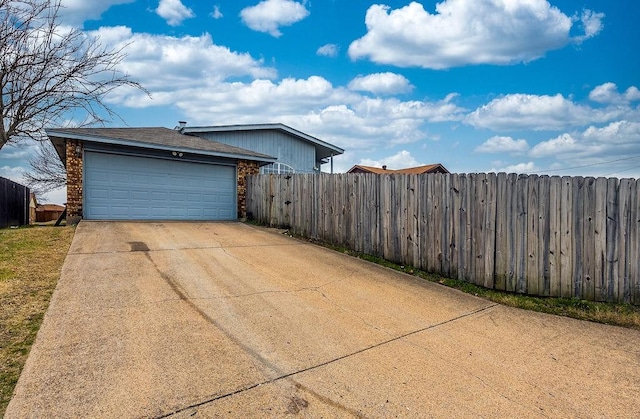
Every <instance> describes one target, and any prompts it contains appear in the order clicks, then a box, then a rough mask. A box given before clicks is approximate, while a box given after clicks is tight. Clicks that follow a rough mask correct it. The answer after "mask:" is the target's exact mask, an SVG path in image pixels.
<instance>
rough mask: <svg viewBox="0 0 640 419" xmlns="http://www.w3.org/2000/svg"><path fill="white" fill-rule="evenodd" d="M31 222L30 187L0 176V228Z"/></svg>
mask: <svg viewBox="0 0 640 419" xmlns="http://www.w3.org/2000/svg"><path fill="white" fill-rule="evenodd" d="M25 224H29V188H27V187H26V186H23V185H20V184H19V183H16V182H12V181H10V180H9V179H5V178H3V177H0V228H5V227H9V226H21V225H25Z"/></svg>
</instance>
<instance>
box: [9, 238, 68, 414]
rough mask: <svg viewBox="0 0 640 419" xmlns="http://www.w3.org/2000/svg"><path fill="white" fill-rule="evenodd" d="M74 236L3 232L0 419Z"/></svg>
mask: <svg viewBox="0 0 640 419" xmlns="http://www.w3.org/2000/svg"><path fill="white" fill-rule="evenodd" d="M74 231H75V230H74V228H73V227H29V228H18V229H2V230H0V417H2V416H4V412H5V410H6V408H7V405H8V404H9V400H10V399H11V395H12V393H13V389H14V387H15V385H16V383H17V382H18V377H19V376H20V372H21V371H22V367H23V366H24V363H25V361H26V360H27V356H28V355H29V350H30V348H31V345H32V344H33V341H34V340H35V337H36V334H37V333H38V329H39V328H40V323H41V322H42V318H43V317H44V313H45V311H46V310H47V307H48V306H49V300H50V299H51V294H52V293H53V290H54V289H55V287H56V284H57V282H58V278H59V277H60V269H61V268H62V264H63V262H64V258H65V256H66V254H67V251H68V250H69V246H70V245H71V240H72V239H73V233H74Z"/></svg>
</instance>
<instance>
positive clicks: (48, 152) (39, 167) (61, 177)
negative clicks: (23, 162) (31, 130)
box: [23, 141, 67, 196]
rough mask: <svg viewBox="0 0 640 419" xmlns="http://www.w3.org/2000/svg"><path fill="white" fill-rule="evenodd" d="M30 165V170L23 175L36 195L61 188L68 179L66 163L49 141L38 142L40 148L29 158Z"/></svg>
mask: <svg viewBox="0 0 640 419" xmlns="http://www.w3.org/2000/svg"><path fill="white" fill-rule="evenodd" d="M29 166H30V170H29V171H28V172H26V173H25V174H24V176H23V177H24V180H25V182H26V183H27V186H29V188H30V189H31V190H32V191H33V192H35V194H36V196H40V195H42V194H45V193H47V192H51V191H53V190H55V189H60V188H62V187H63V186H64V185H65V183H66V181H67V173H66V170H65V168H64V165H63V164H62V161H61V160H60V158H59V157H58V154H57V153H56V150H55V149H54V148H53V145H52V144H51V143H50V142H48V141H43V142H40V143H38V149H37V151H36V153H35V155H34V157H32V158H31V159H30V160H29Z"/></svg>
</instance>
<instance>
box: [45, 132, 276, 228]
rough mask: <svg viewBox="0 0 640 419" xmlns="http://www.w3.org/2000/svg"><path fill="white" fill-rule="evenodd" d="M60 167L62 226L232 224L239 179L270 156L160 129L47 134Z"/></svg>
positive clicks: (240, 212)
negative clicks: (62, 168)
mask: <svg viewBox="0 0 640 419" xmlns="http://www.w3.org/2000/svg"><path fill="white" fill-rule="evenodd" d="M47 135H48V136H49V139H50V140H51V142H52V143H53V145H54V147H55V148H56V151H57V152H58V155H60V158H61V159H62V161H63V162H65V166H66V168H67V222H77V221H78V220H80V219H82V218H84V219H88V220H198V221H207V220H212V221H213V220H216V221H217V220H236V219H238V218H240V217H243V216H244V210H245V196H244V194H245V176H246V175H250V174H256V173H258V172H259V170H260V166H263V165H267V164H271V163H273V162H275V161H276V159H275V158H274V157H271V156H267V155H264V154H260V153H256V152H253V151H250V150H245V149H241V148H238V147H234V146H230V145H227V144H221V143H218V142H215V141H211V140H207V139H204V138H200V137H197V136H192V135H186V134H182V133H181V132H180V131H177V130H170V129H167V128H73V129H55V130H47Z"/></svg>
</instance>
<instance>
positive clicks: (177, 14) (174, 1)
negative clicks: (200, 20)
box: [156, 0, 195, 26]
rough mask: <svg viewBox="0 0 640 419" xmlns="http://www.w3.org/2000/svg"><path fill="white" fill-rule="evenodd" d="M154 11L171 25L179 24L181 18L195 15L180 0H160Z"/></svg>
mask: <svg viewBox="0 0 640 419" xmlns="http://www.w3.org/2000/svg"><path fill="white" fill-rule="evenodd" d="M156 13H157V14H158V16H160V17H161V18H163V19H164V20H166V21H167V23H168V24H169V25H171V26H179V25H181V24H182V21H183V20H185V19H189V18H191V17H194V16H195V15H194V13H193V10H191V9H189V8H188V7H187V6H185V5H184V4H182V2H181V1H180V0H160V3H159V4H158V8H157V9H156Z"/></svg>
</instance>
